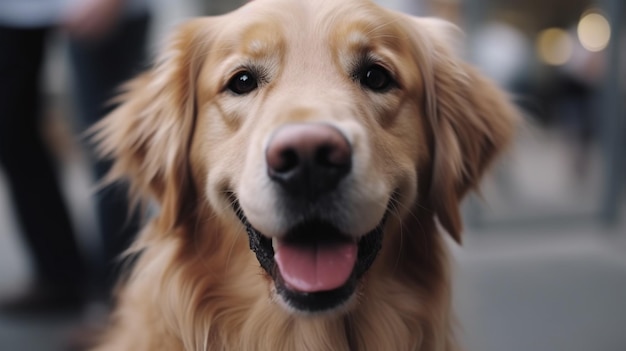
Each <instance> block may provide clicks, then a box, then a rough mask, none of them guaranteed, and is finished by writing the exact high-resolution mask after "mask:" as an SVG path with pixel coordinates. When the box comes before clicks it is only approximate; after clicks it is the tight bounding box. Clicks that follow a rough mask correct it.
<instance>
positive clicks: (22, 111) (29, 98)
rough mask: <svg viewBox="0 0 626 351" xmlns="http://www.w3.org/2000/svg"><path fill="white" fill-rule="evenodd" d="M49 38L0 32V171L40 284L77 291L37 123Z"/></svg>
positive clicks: (76, 270) (69, 239)
mask: <svg viewBox="0 0 626 351" xmlns="http://www.w3.org/2000/svg"><path fill="white" fill-rule="evenodd" d="M48 32H49V31H48V30H47V29H13V28H6V27H0V53H1V54H0V165H1V166H2V167H3V169H4V171H5V173H6V175H7V180H8V185H9V194H10V196H11V198H12V200H13V204H14V205H15V206H14V207H15V211H16V216H17V219H18V223H19V224H20V226H21V229H22V232H23V233H24V239H25V242H26V244H27V247H28V248H29V249H30V250H31V252H32V256H33V261H34V267H35V271H36V274H37V275H38V278H39V280H40V281H41V282H43V283H46V284H52V285H62V286H67V285H76V286H78V285H80V284H81V283H82V278H83V272H84V266H83V264H82V262H83V261H82V260H81V258H80V255H79V251H78V247H77V244H76V240H75V236H74V231H73V228H72V225H71V223H70V219H69V215H68V211H67V208H66V206H65V203H64V201H63V198H62V195H61V192H60V189H59V184H58V179H57V174H56V169H55V167H54V164H53V161H52V160H51V158H50V155H49V154H48V151H47V148H46V146H45V145H44V142H43V139H42V133H41V130H40V127H41V126H40V123H39V122H40V119H41V118H40V117H41V89H40V87H41V84H40V80H41V69H42V61H43V52H44V44H45V39H46V36H47V34H48Z"/></svg>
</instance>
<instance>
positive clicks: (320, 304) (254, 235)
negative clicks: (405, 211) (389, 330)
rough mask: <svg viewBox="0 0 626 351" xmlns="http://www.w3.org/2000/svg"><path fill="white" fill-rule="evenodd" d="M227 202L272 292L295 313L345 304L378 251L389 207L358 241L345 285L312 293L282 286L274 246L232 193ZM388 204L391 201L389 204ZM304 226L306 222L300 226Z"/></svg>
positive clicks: (318, 310) (315, 310)
mask: <svg viewBox="0 0 626 351" xmlns="http://www.w3.org/2000/svg"><path fill="white" fill-rule="evenodd" d="M229 200H230V203H231V204H232V207H233V210H234V211H235V214H236V215H237V218H239V220H240V221H241V223H242V224H243V225H244V227H245V228H246V232H247V233H248V239H249V243H250V249H251V250H252V251H253V252H254V253H255V255H256V257H257V260H258V261H259V264H260V265H261V267H263V269H264V270H265V271H266V272H267V273H268V274H269V275H270V277H272V279H273V280H274V284H275V286H276V292H277V293H278V294H279V295H281V296H282V297H283V299H285V301H286V302H287V303H288V304H289V305H290V306H291V307H292V308H295V309H296V310H300V311H306V312H321V311H324V310H329V309H332V308H335V307H338V306H340V305H342V304H343V303H345V302H346V301H347V300H348V299H349V298H350V297H351V296H352V295H353V294H354V291H355V290H356V288H357V284H358V281H359V280H360V278H361V277H362V276H363V275H364V274H365V272H367V270H368V269H369V268H370V267H371V265H372V264H373V263H374V259H375V258H376V256H377V254H378V252H379V251H380V249H381V248H382V238H383V228H384V225H385V223H386V221H387V216H388V213H389V206H388V209H387V211H386V212H385V214H384V215H383V218H382V219H381V221H380V222H379V224H378V225H377V226H376V228H374V229H373V230H371V231H370V232H368V233H367V234H365V235H364V236H363V237H361V238H360V239H359V241H358V253H357V263H356V265H355V267H354V269H353V271H352V274H351V275H350V277H349V278H348V281H346V283H345V284H344V285H342V286H340V287H338V288H336V289H333V290H329V291H320V292H314V293H308V292H299V291H295V290H291V289H289V288H287V287H286V285H285V284H284V281H283V278H282V276H281V274H280V272H279V270H278V267H277V264H276V262H275V261H274V247H273V246H272V239H270V238H268V237H266V236H265V235H263V234H262V233H261V232H259V231H258V230H256V229H255V228H254V227H253V226H252V225H251V224H250V222H249V221H248V219H247V218H246V215H245V213H244V212H243V210H242V209H241V206H240V205H239V200H238V198H237V196H236V195H235V193H233V192H229ZM390 203H391V201H390ZM301 225H303V226H304V225H306V223H301ZM332 240H348V239H347V238H334V239H332Z"/></svg>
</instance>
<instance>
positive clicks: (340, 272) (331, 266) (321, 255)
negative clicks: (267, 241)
mask: <svg viewBox="0 0 626 351" xmlns="http://www.w3.org/2000/svg"><path fill="white" fill-rule="evenodd" d="M274 250H275V254H274V260H276V263H277V264H278V268H279V269H280V274H281V275H282V277H283V279H284V280H285V283H286V285H287V287H288V288H291V289H295V290H298V291H301V292H316V291H328V290H333V289H336V288H338V287H340V286H342V285H344V284H345V283H346V281H348V278H349V277H350V274H351V273H352V269H353V268H354V264H355V262H356V256H357V250H358V247H357V244H356V243H352V242H346V243H333V244H323V245H319V244H318V245H311V246H299V245H291V244H287V243H279V244H278V245H276V246H275V248H274Z"/></svg>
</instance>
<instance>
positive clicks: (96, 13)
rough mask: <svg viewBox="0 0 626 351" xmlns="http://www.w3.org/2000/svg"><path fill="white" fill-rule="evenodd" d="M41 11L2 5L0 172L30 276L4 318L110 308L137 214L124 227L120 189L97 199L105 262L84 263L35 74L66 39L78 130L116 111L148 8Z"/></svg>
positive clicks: (92, 0) (99, 169)
mask: <svg viewBox="0 0 626 351" xmlns="http://www.w3.org/2000/svg"><path fill="white" fill-rule="evenodd" d="M43 3H45V6H44V4H43ZM43 3H42V4H41V5H42V6H41V7H40V8H39V11H32V12H28V11H25V7H24V6H25V5H24V3H21V1H20V0H14V1H4V2H3V3H2V4H0V5H1V6H0V11H2V12H3V14H2V15H1V16H0V52H2V55H0V77H2V79H1V80H0V165H1V166H2V167H3V169H4V170H5V172H6V174H7V180H8V185H9V192H10V195H11V199H12V201H13V204H14V207H15V210H16V215H17V219H18V223H19V225H20V227H21V229H22V233H23V238H24V241H25V243H26V246H27V249H28V250H29V251H30V253H31V257H32V259H33V261H34V268H35V269H34V271H35V277H34V282H33V284H32V286H31V287H30V288H29V290H27V291H25V292H23V293H22V294H20V295H17V296H15V297H13V298H9V299H7V300H5V301H4V302H2V303H1V306H0V308H1V309H2V311H4V312H11V313H21V312H24V313H34V312H48V311H57V310H74V309H77V308H80V307H81V306H82V304H83V302H84V300H85V299H86V298H87V297H88V296H92V297H93V296H96V297H97V298H100V299H104V300H108V299H109V298H110V295H109V294H110V292H111V288H112V286H113V284H114V282H115V280H116V279H117V275H118V274H117V273H118V272H117V271H118V269H117V268H116V267H118V266H119V264H118V263H117V261H116V258H117V257H119V256H120V254H121V253H122V252H123V251H124V250H125V249H126V248H127V246H128V244H129V243H130V241H131V240H132V238H133V237H134V234H135V232H136V231H137V228H138V221H139V218H138V216H137V215H136V214H134V215H132V216H130V217H129V210H128V205H127V201H126V191H125V189H123V188H122V187H119V186H110V187H107V188H105V189H103V190H102V191H100V192H98V194H97V196H96V202H97V209H98V217H99V227H100V234H101V235H102V242H103V244H104V248H103V253H102V256H103V257H83V255H82V253H81V252H80V250H79V247H78V245H77V242H76V237H75V231H74V228H72V225H71V222H70V217H69V214H68V210H67V206H66V204H65V199H63V197H62V195H61V191H60V189H59V181H58V179H57V172H56V167H55V166H56V165H55V163H54V161H53V160H52V159H51V156H50V155H49V151H48V149H47V147H46V145H45V143H44V141H43V137H42V134H43V133H42V131H41V127H40V122H41V119H42V110H43V107H42V96H41V95H42V91H41V90H42V87H41V80H42V78H41V71H42V62H43V61H44V59H45V57H44V56H45V50H44V49H45V45H46V42H47V39H48V38H49V37H50V36H51V35H52V34H53V32H54V31H56V30H57V29H63V30H64V32H65V33H66V34H68V37H69V38H68V39H69V56H70V59H71V67H72V68H73V71H74V72H73V73H74V75H73V76H74V79H73V83H74V95H75V100H76V102H77V109H76V110H77V112H78V117H79V120H80V121H81V124H82V126H81V129H84V128H87V127H88V126H90V125H91V124H93V123H94V122H96V121H98V120H99V119H100V118H102V117H103V116H104V115H106V114H107V113H108V111H110V110H111V109H112V108H113V106H110V105H107V103H108V101H109V100H110V99H111V98H112V97H113V96H114V94H115V93H116V92H115V89H116V88H117V87H118V86H119V85H120V84H121V83H123V82H124V81H126V80H127V79H130V78H131V77H132V76H134V75H135V74H136V73H138V72H139V71H140V70H141V68H142V64H144V63H145V62H144V61H145V56H146V52H145V49H146V42H147V35H148V27H149V23H150V13H149V9H148V1H146V0H89V1H84V2H80V3H76V4H75V5H74V6H72V7H70V8H54V6H55V5H57V7H63V6H62V5H63V4H62V2H58V3H57V2H52V3H49V2H47V1H44V2H43ZM53 3H54V4H53ZM42 9H45V10H46V11H47V12H46V11H43V10H42ZM31 10H33V9H31ZM92 166H93V167H92V168H93V173H94V176H95V178H96V179H100V178H101V177H102V176H103V175H104V174H105V173H106V172H107V170H108V168H109V167H110V164H109V163H108V162H104V161H95V160H94V161H93V164H92ZM88 272H90V273H94V274H89V275H87V273H88ZM88 277H89V278H88Z"/></svg>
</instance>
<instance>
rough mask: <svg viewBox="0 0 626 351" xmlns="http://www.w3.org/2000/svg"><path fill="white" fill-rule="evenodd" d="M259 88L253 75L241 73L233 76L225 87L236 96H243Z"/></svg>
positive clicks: (246, 72)
mask: <svg viewBox="0 0 626 351" xmlns="http://www.w3.org/2000/svg"><path fill="white" fill-rule="evenodd" d="M258 86H259V83H258V80H257V78H256V77H255V76H254V74H252V73H250V72H248V71H243V72H239V73H237V74H235V75H234V76H233V77H232V78H231V79H230V80H229V81H228V84H227V85H226V88H227V89H228V90H230V91H232V92H233V93H235V94H237V95H245V94H248V93H250V92H251V91H253V90H254V89H256V88H257V87H258Z"/></svg>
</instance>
